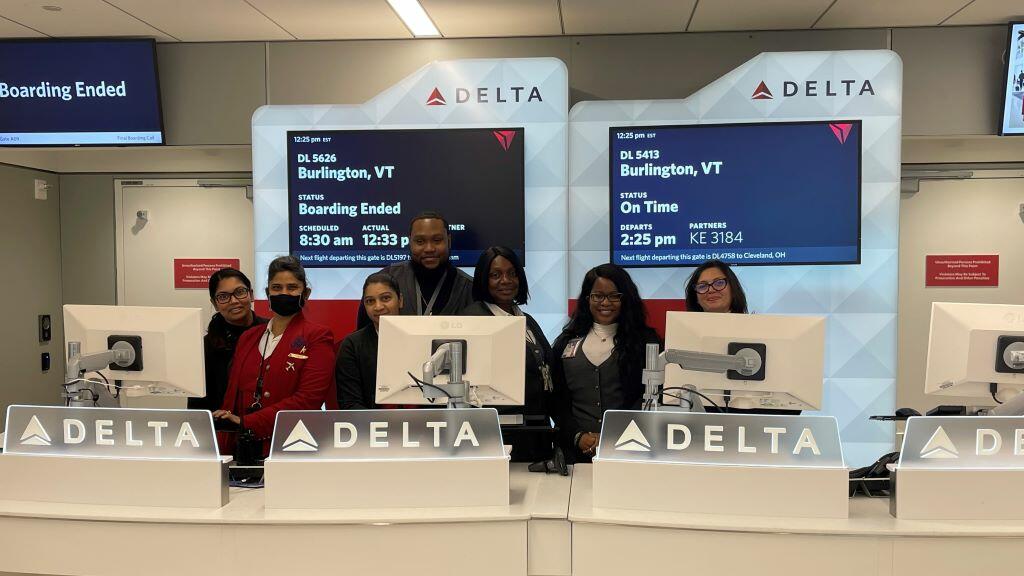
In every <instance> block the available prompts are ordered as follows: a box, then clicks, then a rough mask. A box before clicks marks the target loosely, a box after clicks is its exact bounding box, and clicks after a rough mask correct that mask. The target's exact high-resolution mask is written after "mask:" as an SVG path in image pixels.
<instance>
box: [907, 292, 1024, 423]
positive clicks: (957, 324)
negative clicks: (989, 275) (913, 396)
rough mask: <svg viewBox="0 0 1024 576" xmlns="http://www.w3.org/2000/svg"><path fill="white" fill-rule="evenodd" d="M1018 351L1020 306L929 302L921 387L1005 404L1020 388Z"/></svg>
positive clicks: (1022, 322) (1023, 348)
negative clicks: (926, 345)
mask: <svg viewBox="0 0 1024 576" xmlns="http://www.w3.org/2000/svg"><path fill="white" fill-rule="evenodd" d="M1022 355H1024V306H1015V305H1010V304H958V303H952V302H933V303H932V318H931V328H930V330H929V333H928V363H927V367H926V368H925V376H924V391H925V393H926V394H936V395H940V396H941V395H946V396H970V397H972V398H977V399H978V400H979V401H980V404H979V405H982V406H985V405H987V406H992V405H994V404H997V403H998V402H1005V401H1007V400H1008V399H1010V398H1012V397H1013V396H1016V395H1017V394H1018V393H1019V392H1021V391H1022V390H1024V363H1022V362H1024V361H1022V362H1015V361H1014V360H1015V359H1018V360H1020V359H1021V356H1022ZM1014 364H1016V367H1015V366H1014ZM993 392H994V393H995V396H996V398H998V402H997V401H996V400H995V399H993Z"/></svg>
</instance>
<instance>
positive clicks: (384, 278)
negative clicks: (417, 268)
mask: <svg viewBox="0 0 1024 576" xmlns="http://www.w3.org/2000/svg"><path fill="white" fill-rule="evenodd" d="M370 284H384V285H386V286H387V287H388V288H391V289H392V290H394V291H395V294H396V295H397V296H398V297H399V298H401V297H402V290H401V289H399V288H398V282H395V278H394V276H392V275H391V274H388V273H387V272H384V271H383V270H381V271H380V272H374V273H373V274H370V275H369V276H367V277H366V280H365V281H364V282H363V293H364V294H365V293H366V287H367V286H369V285H370Z"/></svg>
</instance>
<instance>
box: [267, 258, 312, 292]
mask: <svg viewBox="0 0 1024 576" xmlns="http://www.w3.org/2000/svg"><path fill="white" fill-rule="evenodd" d="M281 272H291V273H292V276H295V278H296V279H297V280H298V281H299V282H302V288H303V290H305V289H307V288H309V281H307V280H306V269H305V268H303V267H302V262H299V259H298V258H296V257H295V256H278V257H277V258H274V260H273V261H272V262H271V263H270V267H269V268H267V284H268V285H269V284H270V283H271V282H273V280H274V276H277V275H278V274H280V273H281Z"/></svg>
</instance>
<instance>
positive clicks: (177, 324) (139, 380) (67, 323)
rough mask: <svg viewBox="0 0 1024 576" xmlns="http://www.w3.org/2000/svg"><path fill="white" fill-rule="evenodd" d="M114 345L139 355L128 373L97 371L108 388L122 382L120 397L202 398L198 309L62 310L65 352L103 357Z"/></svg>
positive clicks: (68, 307) (203, 384) (73, 307)
mask: <svg viewBox="0 0 1024 576" xmlns="http://www.w3.org/2000/svg"><path fill="white" fill-rule="evenodd" d="M117 340H135V341H136V342H137V343H138V346H139V347H140V348H141V351H142V354H141V359H140V361H139V362H137V364H136V366H133V367H132V368H131V369H123V368H121V367H117V368H114V367H111V368H106V369H103V370H101V371H100V372H101V373H102V374H103V375H104V376H105V377H106V378H107V381H109V382H110V383H111V384H110V385H111V386H113V382H114V381H115V380H121V381H123V384H122V386H123V388H122V389H121V393H122V394H125V395H128V396H145V395H168V396H192V397H202V396H205V395H206V377H205V367H204V361H203V326H202V322H201V310H200V309H199V308H153V307H145V306H85V305H70V304H69V305H66V306H64V341H65V347H66V348H67V346H68V345H69V344H70V343H72V342H78V343H79V346H80V352H81V354H82V355H83V356H85V355H88V354H94V353H97V352H105V351H107V350H108V349H109V347H110V345H111V344H110V343H111V342H114V341H117ZM139 365H141V366H139Z"/></svg>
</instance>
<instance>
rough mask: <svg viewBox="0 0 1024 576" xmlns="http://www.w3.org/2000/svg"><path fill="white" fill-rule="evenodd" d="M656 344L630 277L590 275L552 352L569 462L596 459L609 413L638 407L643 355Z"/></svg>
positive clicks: (611, 272)
mask: <svg viewBox="0 0 1024 576" xmlns="http://www.w3.org/2000/svg"><path fill="white" fill-rule="evenodd" d="M654 342H656V343H658V344H659V345H660V344H661V342H660V340H659V338H658V336H657V334H656V333H655V332H654V330H653V329H651V327H650V326H648V325H647V315H646V312H645V310H644V306H643V301H642V300H641V299H640V294H639V291H638V290H637V288H636V284H634V283H633V279H632V278H630V277H629V274H628V273H627V272H626V271H625V270H624V269H623V268H621V267H619V266H616V265H614V264H602V265H601V266H598V267H596V268H594V269H592V270H590V271H589V272H587V275H586V276H585V277H584V279H583V286H582V288H581V290H580V295H579V298H578V299H577V303H576V310H575V311H574V312H573V316H572V318H571V319H570V320H569V323H568V324H566V326H565V329H564V330H563V331H562V334H561V336H559V337H558V339H557V340H555V344H554V346H552V349H553V358H554V365H553V374H554V384H555V391H554V392H555V395H554V402H555V414H556V417H555V419H556V424H558V427H559V432H560V436H561V439H562V443H563V450H565V454H566V457H567V459H568V460H569V461H570V462H588V461H590V459H591V458H592V457H593V455H594V453H595V452H596V450H597V443H598V441H599V439H600V438H599V434H600V431H601V423H602V421H603V420H604V412H605V411H606V410H624V409H632V408H636V407H638V406H639V403H640V399H641V397H642V396H643V384H642V383H641V374H642V371H643V364H644V352H645V349H646V346H647V344H648V343H654Z"/></svg>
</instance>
